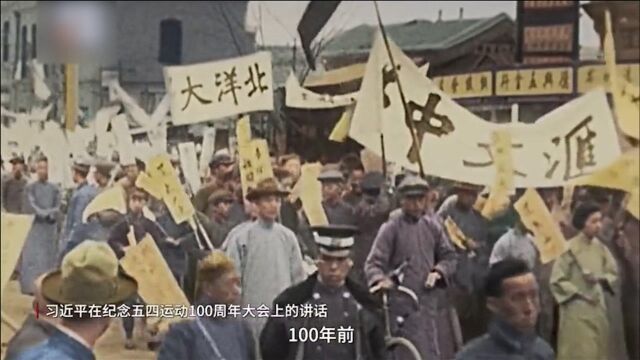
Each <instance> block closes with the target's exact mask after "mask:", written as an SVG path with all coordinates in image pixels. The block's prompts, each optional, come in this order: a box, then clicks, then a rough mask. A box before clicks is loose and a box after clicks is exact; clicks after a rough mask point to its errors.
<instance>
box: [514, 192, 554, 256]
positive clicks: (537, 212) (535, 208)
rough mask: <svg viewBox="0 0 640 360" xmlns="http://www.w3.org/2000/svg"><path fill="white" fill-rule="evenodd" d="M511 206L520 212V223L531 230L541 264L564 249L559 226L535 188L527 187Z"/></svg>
mask: <svg viewBox="0 0 640 360" xmlns="http://www.w3.org/2000/svg"><path fill="white" fill-rule="evenodd" d="M513 206H514V208H515V209H516V211H517V212H518V214H520V218H521V219H522V223H523V224H524V225H525V226H526V227H527V229H529V230H531V232H533V235H534V243H535V245H536V247H537V248H538V250H539V251H540V261H542V263H543V264H546V263H548V262H549V261H552V260H553V259H555V258H557V257H558V256H560V254H562V253H563V252H564V251H565V246H566V241H565V239H564V237H563V236H562V233H561V232H560V227H559V226H558V224H557V223H556V222H555V221H554V220H553V217H552V216H551V213H550V212H549V209H547V206H546V205H545V204H544V201H543V200H542V197H540V194H538V192H537V191H536V190H535V189H533V188H530V189H527V191H525V193H524V195H522V196H521V197H520V199H519V200H518V201H516V203H515V204H514V205H513Z"/></svg>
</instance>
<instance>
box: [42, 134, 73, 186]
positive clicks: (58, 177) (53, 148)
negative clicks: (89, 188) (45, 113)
mask: <svg viewBox="0 0 640 360" xmlns="http://www.w3.org/2000/svg"><path fill="white" fill-rule="evenodd" d="M43 137H44V140H43V142H42V152H43V153H44V154H45V156H47V158H48V159H49V164H51V165H50V166H49V181H51V182H53V183H55V184H59V185H61V186H62V188H63V189H67V188H69V187H70V186H71V185H72V183H73V182H72V177H71V164H72V161H71V146H70V144H69V143H68V142H67V137H66V136H65V135H64V131H63V130H62V128H61V127H60V124H58V123H56V122H54V121H47V122H46V123H45V124H44V134H43Z"/></svg>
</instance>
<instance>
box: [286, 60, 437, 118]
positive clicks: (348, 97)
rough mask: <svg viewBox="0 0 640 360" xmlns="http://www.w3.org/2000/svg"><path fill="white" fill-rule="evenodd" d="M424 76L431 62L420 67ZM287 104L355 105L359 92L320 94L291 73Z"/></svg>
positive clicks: (312, 106)
mask: <svg viewBox="0 0 640 360" xmlns="http://www.w3.org/2000/svg"><path fill="white" fill-rule="evenodd" d="M419 71H420V73H421V74H423V75H424V76H426V75H427V72H428V71H429V63H426V64H424V65H422V66H421V67H420V69H419ZM285 88H286V91H285V93H286V99H285V101H286V105H287V107H290V108H299V109H331V108H336V107H342V106H348V105H354V104H355V103H356V101H357V100H358V92H357V91H354V92H352V93H349V94H344V95H328V94H318V93H316V92H313V91H311V90H308V89H305V88H303V87H302V86H300V83H299V82H298V79H297V78H296V76H295V75H294V74H293V73H291V74H289V78H288V79H287V83H286V84H285Z"/></svg>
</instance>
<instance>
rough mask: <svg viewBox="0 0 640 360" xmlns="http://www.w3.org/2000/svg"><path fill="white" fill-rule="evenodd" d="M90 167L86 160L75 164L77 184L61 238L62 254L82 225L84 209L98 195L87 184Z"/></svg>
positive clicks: (74, 176)
mask: <svg viewBox="0 0 640 360" xmlns="http://www.w3.org/2000/svg"><path fill="white" fill-rule="evenodd" d="M90 167H91V164H90V163H89V161H88V160H86V159H79V160H77V161H76V162H75V163H74V164H73V168H72V169H73V182H74V183H75V184H76V188H75V190H73V193H72V194H71V199H70V200H69V203H68V206H67V217H66V219H65V223H64V228H63V232H62V235H61V236H60V243H59V251H60V253H62V251H64V249H65V248H66V247H67V242H68V241H69V239H70V238H71V231H72V230H73V228H74V226H76V225H77V224H81V223H82V213H83V212H84V209H85V208H86V207H87V205H89V203H90V202H91V200H93V198H94V197H95V196H96V195H97V194H98V189H96V188H95V187H94V186H92V185H90V184H89V183H88V182H87V175H88V174H89V169H90Z"/></svg>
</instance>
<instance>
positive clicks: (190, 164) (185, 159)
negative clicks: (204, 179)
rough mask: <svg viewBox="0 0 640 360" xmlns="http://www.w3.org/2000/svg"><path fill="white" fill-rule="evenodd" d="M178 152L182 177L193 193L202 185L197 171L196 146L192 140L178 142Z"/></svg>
mask: <svg viewBox="0 0 640 360" xmlns="http://www.w3.org/2000/svg"><path fill="white" fill-rule="evenodd" d="M178 152H179V153H180V168H181V169H182V171H183V172H184V178H185V180H186V181H187V182H188V183H189V186H190V187H191V189H192V193H195V192H196V191H198V189H200V186H201V185H202V183H201V182H200V174H199V172H198V158H197V155H196V146H195V144H194V143H193V142H185V143H180V144H178Z"/></svg>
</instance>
